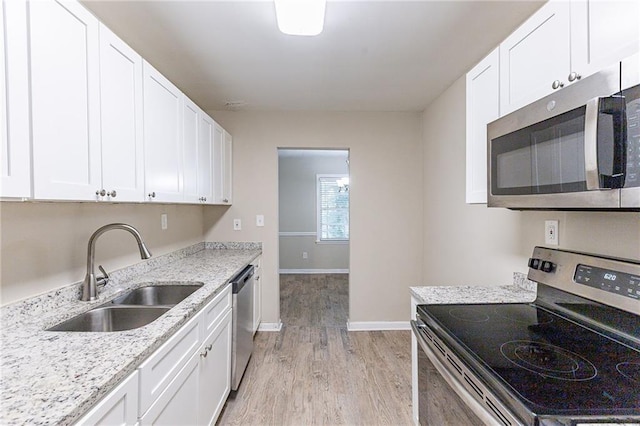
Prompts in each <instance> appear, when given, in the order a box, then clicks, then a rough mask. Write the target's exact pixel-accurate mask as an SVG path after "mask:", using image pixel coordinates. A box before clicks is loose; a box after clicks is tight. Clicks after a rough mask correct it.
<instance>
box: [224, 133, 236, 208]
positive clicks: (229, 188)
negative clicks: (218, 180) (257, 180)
mask: <svg viewBox="0 0 640 426" xmlns="http://www.w3.org/2000/svg"><path fill="white" fill-rule="evenodd" d="M222 158H223V162H222V166H223V168H224V171H223V179H224V181H223V184H222V202H223V203H224V204H231V203H232V198H233V185H232V182H233V138H232V137H231V134H229V133H228V132H227V131H226V130H225V131H224V144H223V153H222Z"/></svg>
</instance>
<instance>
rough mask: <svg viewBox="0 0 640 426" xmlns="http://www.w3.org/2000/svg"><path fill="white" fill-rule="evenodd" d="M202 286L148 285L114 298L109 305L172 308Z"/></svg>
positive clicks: (200, 284)
mask: <svg viewBox="0 0 640 426" xmlns="http://www.w3.org/2000/svg"><path fill="white" fill-rule="evenodd" d="M202 285H203V284H202V283H199V284H189V285H176V284H169V285H150V286H147V287H140V288H136V289H134V290H131V291H129V292H127V293H125V294H123V295H122V296H119V297H116V298H115V299H113V301H112V302H111V303H113V304H114V305H138V306H139V305H143V306H173V305H177V304H178V303H180V302H182V301H183V300H184V299H186V298H187V297H188V296H189V295H191V293H193V292H195V291H196V290H198V289H199V288H200V287H202Z"/></svg>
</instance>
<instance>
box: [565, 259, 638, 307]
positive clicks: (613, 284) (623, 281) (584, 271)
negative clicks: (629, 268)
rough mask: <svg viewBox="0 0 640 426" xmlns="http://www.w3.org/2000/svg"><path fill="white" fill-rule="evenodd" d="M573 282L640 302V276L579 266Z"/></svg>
mask: <svg viewBox="0 0 640 426" xmlns="http://www.w3.org/2000/svg"><path fill="white" fill-rule="evenodd" d="M573 280H574V281H575V282H576V283H578V284H583V285H586V286H589V287H593V288H597V289H600V290H604V291H608V292H609V293H615V294H620V295H622V296H627V297H630V298H632V299H637V300H640V276H636V275H631V274H626V273H624V272H619V271H612V270H609V269H603V268H598V267H595V266H588V265H578V267H577V268H576V273H575V276H574V277H573Z"/></svg>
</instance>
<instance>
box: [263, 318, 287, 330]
mask: <svg viewBox="0 0 640 426" xmlns="http://www.w3.org/2000/svg"><path fill="white" fill-rule="evenodd" d="M280 330H282V321H280V320H278V322H261V323H260V325H259V326H258V331H280Z"/></svg>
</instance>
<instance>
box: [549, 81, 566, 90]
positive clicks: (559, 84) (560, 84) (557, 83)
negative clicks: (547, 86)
mask: <svg viewBox="0 0 640 426" xmlns="http://www.w3.org/2000/svg"><path fill="white" fill-rule="evenodd" d="M561 87H564V83H563V82H561V81H560V80H556V81H554V82H553V83H551V88H552V89H553V90H556V89H559V88H561Z"/></svg>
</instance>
